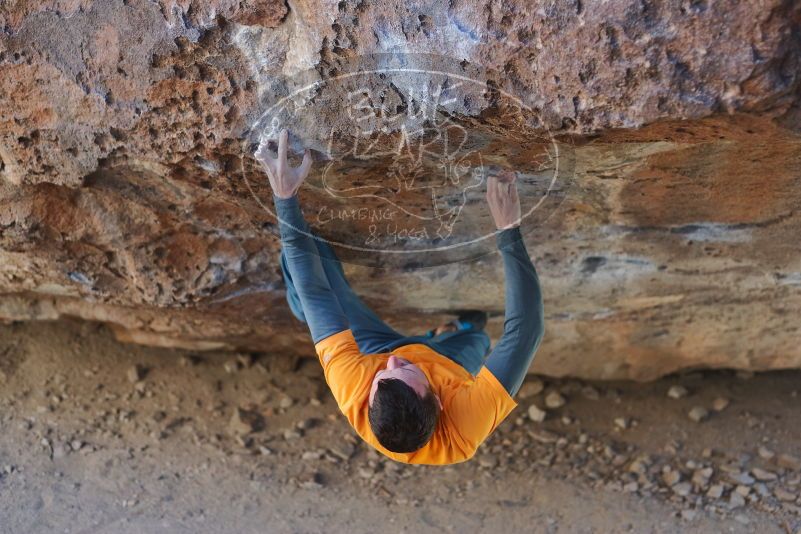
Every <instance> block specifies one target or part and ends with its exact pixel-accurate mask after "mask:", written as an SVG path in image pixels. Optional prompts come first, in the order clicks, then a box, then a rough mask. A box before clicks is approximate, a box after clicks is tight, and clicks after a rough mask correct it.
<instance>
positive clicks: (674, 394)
mask: <svg viewBox="0 0 801 534" xmlns="http://www.w3.org/2000/svg"><path fill="white" fill-rule="evenodd" d="M688 393H689V391H687V388H685V387H684V386H679V385H674V386H670V389H668V392H667V396H668V397H670V398H671V399H680V398H682V397H686V396H687V394H688Z"/></svg>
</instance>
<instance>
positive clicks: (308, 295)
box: [255, 129, 350, 345]
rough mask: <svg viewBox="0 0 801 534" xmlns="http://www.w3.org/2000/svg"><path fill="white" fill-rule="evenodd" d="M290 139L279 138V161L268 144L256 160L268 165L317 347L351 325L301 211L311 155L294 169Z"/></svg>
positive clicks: (290, 264)
mask: <svg viewBox="0 0 801 534" xmlns="http://www.w3.org/2000/svg"><path fill="white" fill-rule="evenodd" d="M288 138H289V132H288V131H287V130H286V129H284V130H282V131H281V134H280V135H279V138H278V157H277V158H272V157H270V156H269V155H268V153H267V144H266V143H262V144H261V145H260V146H259V149H258V150H257V151H256V154H255V156H256V159H257V160H259V161H260V162H261V163H262V164H263V165H264V168H265V170H266V171H267V175H268V177H269V179H270V187H272V190H273V201H274V202H275V211H276V216H277V218H278V227H279V230H280V233H281V246H282V248H283V252H284V257H285V258H286V264H287V270H288V271H289V274H290V276H291V277H292V281H293V282H294V284H295V288H296V289H297V292H298V296H299V297H300V303H301V305H302V306H303V313H304V315H305V317H306V323H307V324H308V325H309V330H310V331H311V335H312V340H313V341H314V343H315V345H316V344H317V343H319V342H320V341H322V340H324V339H326V338H328V337H330V336H333V335H334V334H338V333H339V332H343V331H345V330H348V329H349V328H350V325H349V324H348V319H347V317H346V316H345V313H344V312H343V311H342V307H341V306H340V304H339V301H338V300H337V297H336V294H335V293H334V291H333V290H332V289H331V285H330V284H329V283H328V277H327V276H326V274H325V270H324V269H323V264H322V261H321V260H320V255H319V252H318V250H317V245H316V243H315V242H314V240H315V239H319V238H317V237H314V236H312V233H311V230H310V229H309V225H308V224H307V223H306V220H305V219H304V218H303V214H302V213H301V211H300V204H299V202H298V197H297V191H298V188H300V185H301V184H302V183H303V180H305V179H306V176H308V174H309V170H310V169H311V162H312V160H311V152H310V151H309V150H308V149H306V153H305V154H304V156H303V162H302V163H301V164H300V167H296V168H293V167H290V166H289V163H288V162H287V144H288Z"/></svg>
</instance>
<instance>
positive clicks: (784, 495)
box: [773, 487, 796, 502]
mask: <svg viewBox="0 0 801 534" xmlns="http://www.w3.org/2000/svg"><path fill="white" fill-rule="evenodd" d="M773 494H774V495H775V496H776V498H777V499H779V500H780V501H784V502H793V501H795V499H796V494H795V493H793V492H791V491H787V490H786V489H784V488H781V487H779V488H773Z"/></svg>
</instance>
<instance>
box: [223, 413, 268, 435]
mask: <svg viewBox="0 0 801 534" xmlns="http://www.w3.org/2000/svg"><path fill="white" fill-rule="evenodd" d="M229 428H230V429H231V431H232V432H233V433H234V434H236V435H239V436H245V435H247V434H250V433H253V432H258V431H260V430H263V429H264V417H263V416H262V415H261V414H260V413H259V412H257V411H255V410H248V409H245V408H240V407H237V408H235V409H234V413H233V416H232V417H231V422H230V424H229Z"/></svg>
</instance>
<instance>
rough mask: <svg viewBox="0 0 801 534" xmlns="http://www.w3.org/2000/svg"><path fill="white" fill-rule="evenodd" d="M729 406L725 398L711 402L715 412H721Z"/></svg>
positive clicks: (718, 398)
mask: <svg viewBox="0 0 801 534" xmlns="http://www.w3.org/2000/svg"><path fill="white" fill-rule="evenodd" d="M728 406H729V399H727V398H725V397H717V398H716V399H715V400H713V401H712V409H713V410H715V411H716V412H722V411H723V410H725V409H726V407H728Z"/></svg>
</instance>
